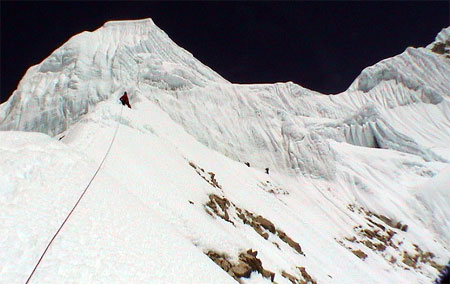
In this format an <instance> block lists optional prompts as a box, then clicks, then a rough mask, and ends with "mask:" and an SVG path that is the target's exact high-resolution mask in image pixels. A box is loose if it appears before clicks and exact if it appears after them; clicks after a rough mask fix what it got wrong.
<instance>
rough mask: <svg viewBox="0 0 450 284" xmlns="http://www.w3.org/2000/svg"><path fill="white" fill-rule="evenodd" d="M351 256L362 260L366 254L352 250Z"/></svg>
mask: <svg viewBox="0 0 450 284" xmlns="http://www.w3.org/2000/svg"><path fill="white" fill-rule="evenodd" d="M352 252H353V254H354V255H356V256H357V257H359V258H360V259H362V260H364V259H366V258H367V254H365V253H364V252H363V251H362V250H352Z"/></svg>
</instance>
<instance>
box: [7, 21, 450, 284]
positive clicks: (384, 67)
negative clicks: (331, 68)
mask: <svg viewBox="0 0 450 284" xmlns="http://www.w3.org/2000/svg"><path fill="white" fill-rule="evenodd" d="M449 37H450V28H446V29H443V30H442V31H441V32H440V33H439V34H438V36H437V37H436V41H435V42H434V43H432V44H430V45H429V46H427V47H426V48H407V49H406V51H405V52H403V53H402V54H400V55H398V56H395V57H392V58H388V59H385V60H383V61H381V62H379V63H377V64H375V65H374V66H371V67H368V68H366V69H365V70H363V71H362V73H361V75H360V76H358V78H356V80H355V81H354V82H353V84H352V85H351V86H350V87H349V89H348V90H347V91H345V92H343V93H341V94H337V95H334V96H325V95H322V94H320V93H317V92H314V91H311V90H308V89H305V88H302V87H301V86H298V85H296V84H294V83H292V82H288V83H276V84H258V85H238V84H232V83H230V82H228V81H227V80H225V79H224V78H222V77H221V76H220V75H219V74H217V73H215V72H214V71H213V70H211V69H210V68H208V67H207V66H205V65H203V64H202V63H201V62H199V61H198V60H197V59H195V58H194V57H193V56H192V54H190V53H189V52H187V51H185V50H184V49H182V48H181V47H179V46H177V45H176V44H175V43H174V42H173V41H171V40H170V38H169V37H168V36H167V35H166V34H165V33H164V32H163V31H162V30H160V29H159V28H158V27H157V26H156V25H155V24H154V23H153V22H152V20H150V19H145V20H139V21H115V22H108V23H106V24H105V25H104V26H103V27H101V28H100V29H98V30H96V31H94V32H83V33H81V34H79V35H76V36H74V37H72V38H71V39H70V40H69V41H68V42H67V43H65V44H64V45H63V46H61V47H60V48H58V49H57V50H56V51H54V52H53V53H52V54H51V55H50V56H49V57H48V58H46V59H45V60H44V61H43V62H42V63H40V64H38V65H36V66H33V67H31V68H30V69H29V70H28V71H27V72H26V74H25V76H24V78H23V79H22V80H21V81H20V83H19V85H18V88H17V90H16V91H15V92H14V94H13V95H12V96H11V98H10V99H9V100H8V101H7V102H6V103H4V104H2V105H0V130H2V131H0V220H2V224H1V226H0V228H1V229H0V230H1V231H0V250H1V251H2V254H0V283H23V282H25V281H26V280H27V278H28V276H29V275H30V273H31V271H32V270H33V268H34V266H35V264H36V263H37V261H38V259H39V257H40V256H41V254H42V253H43V251H44V250H45V248H46V246H47V244H48V243H49V241H50V240H51V239H52V237H53V236H54V234H55V232H56V231H57V230H58V228H59V226H60V225H61V223H62V222H63V221H64V219H65V218H66V216H67V215H68V214H69V212H70V210H71V209H72V208H73V206H74V204H75V203H76V201H77V200H78V198H79V197H80V195H81V194H82V192H83V191H84V189H85V188H86V186H87V185H88V183H89V181H90V180H91V178H92V177H93V175H94V173H95V172H96V170H97V169H98V166H99V164H100V162H101V161H102V160H103V158H104V157H105V154H106V153H108V155H107V156H106V160H105V163H104V164H103V166H102V168H101V169H100V171H99V172H98V174H97V175H96V176H95V179H94V180H93V181H92V183H91V184H90V187H89V189H88V191H87V193H86V195H85V196H84V197H83V199H82V200H81V202H80V203H79V205H78V207H77V208H76V210H75V211H74V212H73V215H71V217H70V218H69V219H68V221H67V223H66V224H65V226H64V227H63V228H62V230H61V231H60V233H59V234H58V236H57V237H56V238H55V240H54V242H53V243H52V245H51V246H50V248H49V250H48V251H47V253H46V255H45V256H44V258H43V259H42V262H41V263H40V265H39V266H38V267H37V269H36V272H35V274H34V275H33V277H32V278H31V281H30V283H66V282H75V283H92V282H95V283H97V282H100V283H233V282H235V280H239V281H241V282H242V283H266V282H268V283H270V282H272V281H275V282H276V283H307V282H310V283H315V282H317V283H431V282H432V281H433V279H434V278H435V277H436V276H437V275H438V274H439V270H441V269H442V268H443V266H444V265H445V264H447V263H448V261H449V259H450V247H449V244H450V235H449V233H448V232H450V210H449V209H448V208H450V55H449V51H450V39H449ZM124 91H127V92H128V93H129V94H130V101H131V104H132V109H128V108H126V107H125V108H123V107H122V106H121V105H120V104H119V102H118V98H119V97H120V95H122V93H123V92H124ZM37 132H41V133H37ZM115 133H117V135H115ZM113 138H114V139H113ZM112 142H113V144H112V148H111V150H110V151H109V152H107V150H108V148H109V145H110V144H111V143H112ZM245 162H247V163H249V165H250V167H248V166H246V165H245V164H244V163H245ZM265 168H269V171H270V172H269V174H266V173H265ZM255 252H257V253H255Z"/></svg>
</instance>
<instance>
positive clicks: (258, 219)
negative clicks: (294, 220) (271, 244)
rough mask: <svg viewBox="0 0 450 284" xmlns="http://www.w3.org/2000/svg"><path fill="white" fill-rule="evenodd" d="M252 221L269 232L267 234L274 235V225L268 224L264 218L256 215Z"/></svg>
mask: <svg viewBox="0 0 450 284" xmlns="http://www.w3.org/2000/svg"><path fill="white" fill-rule="evenodd" d="M254 221H255V222H258V223H259V224H261V226H263V228H265V229H267V230H269V232H271V233H272V234H275V225H274V224H273V223H272V222H270V221H269V220H267V219H266V218H264V217H262V216H259V215H258V216H257V217H256V218H255V219H254Z"/></svg>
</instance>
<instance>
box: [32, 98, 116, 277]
mask: <svg viewBox="0 0 450 284" xmlns="http://www.w3.org/2000/svg"><path fill="white" fill-rule="evenodd" d="M122 111H123V106H122V107H121V108H120V115H119V120H118V121H117V126H116V129H115V131H114V135H113V138H112V140H111V144H109V148H108V150H107V151H106V154H105V156H104V157H103V160H102V162H101V163H100V165H99V166H98V168H97V170H96V171H95V173H94V175H93V176H92V178H91V180H90V181H89V183H88V184H87V186H86V188H85V189H84V191H83V193H82V194H81V195H80V197H79V198H78V200H77V202H76V203H75V205H74V206H73V208H72V210H70V212H69V214H68V215H67V217H66V219H64V222H62V224H61V226H59V228H58V230H57V231H56V233H55V234H54V235H53V237H52V239H51V240H50V242H49V243H48V245H47V247H46V248H45V250H44V252H43V253H42V255H41V257H40V258H39V260H38V262H37V263H36V265H35V266H34V268H33V271H32V272H31V274H30V276H28V279H27V281H26V282H25V284H28V282H30V279H31V277H32V276H33V274H34V272H35V271H36V269H37V267H38V266H39V264H40V263H41V261H42V259H43V258H44V255H45V254H46V253H47V251H48V249H49V248H50V245H51V244H52V243H53V241H54V240H55V238H56V236H57V235H58V234H59V232H60V231H61V229H62V227H63V226H64V224H66V222H67V220H68V219H69V217H70V215H72V213H73V211H74V210H75V208H76V207H77V206H78V204H79V203H80V201H81V199H82V198H83V196H84V194H85V193H86V191H87V190H88V188H89V186H90V185H91V183H92V181H93V180H94V179H95V177H96V176H97V174H98V172H99V171H100V169H101V167H102V166H103V163H104V162H105V160H106V157H107V156H108V154H109V151H110V150H111V148H112V145H113V144H114V141H115V140H116V135H117V131H118V130H119V125H120V119H121V118H122Z"/></svg>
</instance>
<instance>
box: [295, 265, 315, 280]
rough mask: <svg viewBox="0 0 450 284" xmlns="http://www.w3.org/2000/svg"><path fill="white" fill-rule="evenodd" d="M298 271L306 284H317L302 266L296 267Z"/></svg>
mask: <svg viewBox="0 0 450 284" xmlns="http://www.w3.org/2000/svg"><path fill="white" fill-rule="evenodd" d="M297 268H298V270H300V273H301V274H302V276H303V279H305V280H306V282H307V283H311V284H317V282H316V280H314V279H313V278H312V277H311V275H309V274H308V272H306V268H305V267H303V266H298V267H297Z"/></svg>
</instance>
